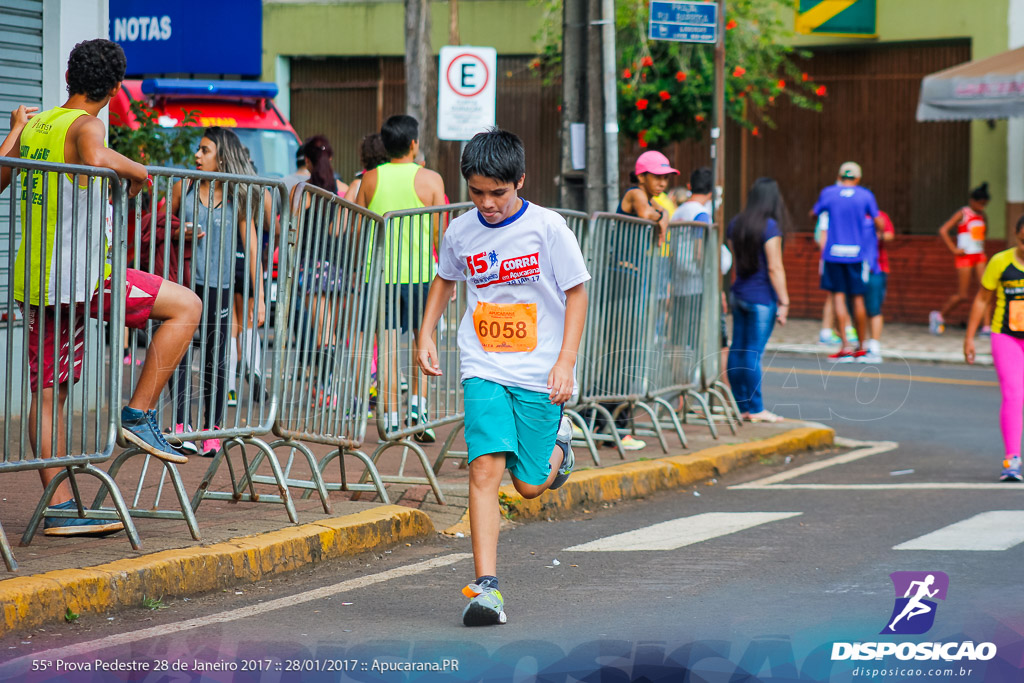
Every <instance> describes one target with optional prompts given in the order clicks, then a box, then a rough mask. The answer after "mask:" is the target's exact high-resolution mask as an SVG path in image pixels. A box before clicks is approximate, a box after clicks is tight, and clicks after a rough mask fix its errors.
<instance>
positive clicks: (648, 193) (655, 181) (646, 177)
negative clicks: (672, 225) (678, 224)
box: [615, 151, 679, 242]
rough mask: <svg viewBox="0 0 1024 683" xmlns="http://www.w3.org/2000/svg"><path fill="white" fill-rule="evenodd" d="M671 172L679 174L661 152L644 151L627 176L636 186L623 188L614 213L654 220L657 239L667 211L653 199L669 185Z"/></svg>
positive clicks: (663, 227)
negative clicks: (657, 231)
mask: <svg viewBox="0 0 1024 683" xmlns="http://www.w3.org/2000/svg"><path fill="white" fill-rule="evenodd" d="M670 175H679V171H677V170H676V169H674V168H672V166H670V165H669V163H668V157H666V156H665V155H664V154H662V153H661V152H654V151H651V152H644V153H643V154H641V155H640V156H639V157H637V160H636V167H635V170H634V172H633V174H632V175H631V176H630V181H631V182H634V183H636V185H637V186H636V187H631V188H629V189H628V190H626V194H625V195H623V197H622V200H621V201H620V202H619V206H618V208H616V209H615V213H621V214H625V215H627V216H636V217H637V218H646V219H647V220H649V221H654V222H656V223H657V224H658V227H659V233H658V241H659V242H660V241H661V240H662V239H663V238H664V237H665V231H666V230H667V229H668V219H669V212H668V211H665V210H664V209H663V208H661V207H660V206H658V204H657V202H655V201H654V198H655V197H657V196H658V195H659V194H661V193H662V192H664V191H665V188H667V187H668V177H669V176H670Z"/></svg>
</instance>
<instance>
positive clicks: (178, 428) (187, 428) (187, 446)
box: [167, 423, 199, 455]
mask: <svg viewBox="0 0 1024 683" xmlns="http://www.w3.org/2000/svg"><path fill="white" fill-rule="evenodd" d="M191 431H192V425H185V424H181V423H179V424H176V425H174V431H173V434H184V433H185V432H191ZM167 443H169V444H171V445H172V446H174V447H175V448H177V449H178V452H179V453H182V454H184V455H199V447H198V446H196V445H195V444H194V443H192V442H191V441H183V440H182V439H179V438H178V437H176V436H171V437H170V438H168V439H167Z"/></svg>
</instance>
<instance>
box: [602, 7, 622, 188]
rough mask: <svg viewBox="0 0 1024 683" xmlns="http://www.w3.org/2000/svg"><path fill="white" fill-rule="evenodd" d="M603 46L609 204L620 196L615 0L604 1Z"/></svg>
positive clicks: (605, 169)
mask: <svg viewBox="0 0 1024 683" xmlns="http://www.w3.org/2000/svg"><path fill="white" fill-rule="evenodd" d="M601 14H602V15H603V17H602V21H603V22H604V23H603V24H602V26H601V48H602V57H603V63H604V74H603V79H604V149H605V152H604V154H605V156H604V160H605V161H604V177H605V194H606V195H607V200H606V201H607V206H608V207H612V206H615V204H616V203H617V202H618V199H619V112H618V93H616V91H615V74H616V69H615V1H614V0H601Z"/></svg>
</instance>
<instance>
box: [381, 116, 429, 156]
mask: <svg viewBox="0 0 1024 683" xmlns="http://www.w3.org/2000/svg"><path fill="white" fill-rule="evenodd" d="M380 139H381V141H382V142H383V143H384V149H386V150H387V152H388V158H389V159H397V158H398V157H402V156H405V155H406V154H408V153H409V150H410V149H412V143H413V141H414V140H419V139H420V123H419V121H417V120H416V119H414V118H413V117H411V116H407V115H406V114H395V115H394V116H391V117H389V118H388V120H387V121H385V122H384V125H383V126H381V127H380Z"/></svg>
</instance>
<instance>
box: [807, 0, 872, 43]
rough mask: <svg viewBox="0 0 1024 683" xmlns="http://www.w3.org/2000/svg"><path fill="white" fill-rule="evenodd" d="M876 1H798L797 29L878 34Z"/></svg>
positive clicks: (847, 34)
mask: <svg viewBox="0 0 1024 683" xmlns="http://www.w3.org/2000/svg"><path fill="white" fill-rule="evenodd" d="M877 2H878V0H798V2H797V10H796V32H797V33H806V34H816V35H820V34H825V35H840V36H874V35H877V29H876V17H877V12H878V7H877Z"/></svg>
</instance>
